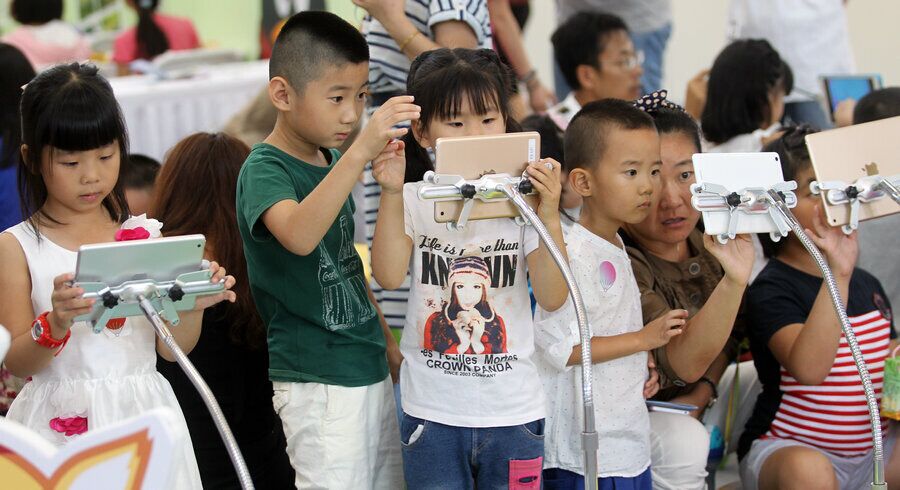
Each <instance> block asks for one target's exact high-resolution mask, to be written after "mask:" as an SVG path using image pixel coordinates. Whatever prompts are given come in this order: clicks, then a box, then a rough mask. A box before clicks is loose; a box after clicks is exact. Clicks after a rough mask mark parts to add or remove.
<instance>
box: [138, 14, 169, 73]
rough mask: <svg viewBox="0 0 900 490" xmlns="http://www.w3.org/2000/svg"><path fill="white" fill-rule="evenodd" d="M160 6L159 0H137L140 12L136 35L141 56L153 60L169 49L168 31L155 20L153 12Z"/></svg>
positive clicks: (139, 55)
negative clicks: (164, 30)
mask: <svg viewBox="0 0 900 490" xmlns="http://www.w3.org/2000/svg"><path fill="white" fill-rule="evenodd" d="M158 6H159V0H135V8H137V13H138V24H137V33H136V34H137V36H136V37H137V48H138V57H139V58H144V59H148V60H152V59H153V58H156V57H157V56H159V55H161V54H163V53H165V52H166V51H168V50H169V39H168V38H167V37H166V33H164V32H163V30H162V29H161V28H160V27H159V25H157V23H156V21H155V20H153V13H154V12H156V7H158Z"/></svg>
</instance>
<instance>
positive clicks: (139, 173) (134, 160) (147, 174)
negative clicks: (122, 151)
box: [120, 153, 161, 189]
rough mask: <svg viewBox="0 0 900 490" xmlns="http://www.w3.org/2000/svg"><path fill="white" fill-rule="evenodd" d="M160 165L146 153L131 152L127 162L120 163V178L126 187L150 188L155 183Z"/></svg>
mask: <svg viewBox="0 0 900 490" xmlns="http://www.w3.org/2000/svg"><path fill="white" fill-rule="evenodd" d="M160 168H161V165H160V164H159V162H158V161H156V160H154V159H153V158H150V157H148V156H147V155H141V154H139V153H132V154H131V155H129V156H128V163H127V164H124V165H122V170H121V171H120V174H121V175H120V178H121V179H122V185H123V186H125V188H126V189H150V188H152V187H153V184H154V183H156V176H157V175H158V174H159V169H160Z"/></svg>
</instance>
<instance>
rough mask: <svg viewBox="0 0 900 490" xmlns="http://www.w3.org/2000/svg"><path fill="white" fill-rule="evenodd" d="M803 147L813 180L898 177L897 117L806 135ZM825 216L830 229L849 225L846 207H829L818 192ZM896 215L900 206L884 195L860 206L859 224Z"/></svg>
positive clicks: (899, 132) (899, 143) (899, 120)
mask: <svg viewBox="0 0 900 490" xmlns="http://www.w3.org/2000/svg"><path fill="white" fill-rule="evenodd" d="M806 147H807V148H808V149H809V156H810V159H811V160H812V165H813V169H814V171H815V173H816V181H818V182H829V181H839V182H843V183H845V184H846V185H848V186H849V185H851V184H853V183H854V182H856V180H857V179H859V178H860V177H866V176H869V175H875V174H878V175H881V176H882V177H891V176H893V175H897V174H900V116H897V117H892V118H889V119H882V120H880V121H873V122H868V123H864V124H856V125H853V126H848V127H846V128H840V129H832V130H829V131H822V132H820V133H813V134H810V135H807V136H806ZM821 196H822V203H823V205H824V206H825V215H826V216H827V217H828V224H830V225H831V226H841V225H846V224H847V223H849V222H850V205H849V204H840V205H832V204H829V203H828V202H827V201H826V200H825V193H824V192H823V193H822V195H821ZM896 212H900V206H898V205H897V203H895V202H894V201H893V200H891V198H890V197H888V196H885V197H884V198H882V199H879V200H877V201H874V202H870V203H860V207H859V221H865V220H867V219H872V218H878V217H880V216H885V215H888V214H893V213H896Z"/></svg>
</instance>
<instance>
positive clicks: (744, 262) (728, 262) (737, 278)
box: [703, 234, 756, 286]
mask: <svg viewBox="0 0 900 490" xmlns="http://www.w3.org/2000/svg"><path fill="white" fill-rule="evenodd" d="M703 246H704V248H706V250H707V251H708V252H709V253H710V254H712V256H713V257H715V258H716V260H718V261H719V264H721V265H722V269H723V270H724V271H725V277H727V278H728V279H730V280H732V281H734V282H735V283H736V284H738V285H740V286H746V285H747V282H749V281H750V273H751V272H752V271H753V262H754V261H755V260H756V254H755V252H754V251H753V241H752V240H751V239H750V235H737V236H736V237H734V240H728V243H726V244H725V245H722V244H721V243H719V242H718V241H716V239H715V238H714V237H713V236H712V235H706V234H704V235H703Z"/></svg>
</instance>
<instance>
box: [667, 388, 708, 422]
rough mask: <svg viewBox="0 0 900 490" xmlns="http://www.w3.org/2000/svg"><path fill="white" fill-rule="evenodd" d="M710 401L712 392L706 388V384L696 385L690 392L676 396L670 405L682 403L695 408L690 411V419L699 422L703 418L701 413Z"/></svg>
mask: <svg viewBox="0 0 900 490" xmlns="http://www.w3.org/2000/svg"><path fill="white" fill-rule="evenodd" d="M711 399H712V392H711V391H710V389H709V386H707V385H706V383H696V384H695V385H694V387H693V388H691V391H688V392H687V393H684V394H682V395H678V396H676V397H675V398H672V399H671V400H670V401H671V402H672V403H684V404H687V405H693V406H695V407H697V409H696V410H691V417H694V418H695V419H697V420H700V417H702V416H703V412H704V411H705V410H706V406H707V405H709V401H710V400H711Z"/></svg>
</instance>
